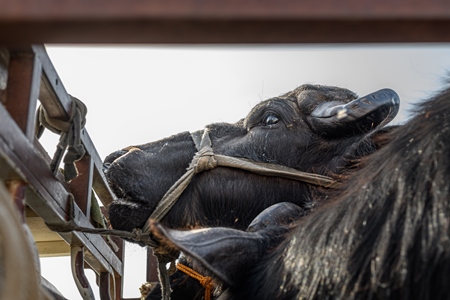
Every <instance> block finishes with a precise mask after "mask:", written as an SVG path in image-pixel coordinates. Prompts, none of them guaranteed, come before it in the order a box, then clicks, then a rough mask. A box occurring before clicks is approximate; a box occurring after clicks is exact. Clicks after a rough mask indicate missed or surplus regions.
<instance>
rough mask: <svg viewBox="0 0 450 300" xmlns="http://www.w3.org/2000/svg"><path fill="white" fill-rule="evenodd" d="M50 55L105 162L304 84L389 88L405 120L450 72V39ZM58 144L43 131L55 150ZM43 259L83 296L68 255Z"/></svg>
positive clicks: (131, 291) (132, 293) (58, 280)
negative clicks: (82, 106) (131, 148)
mask: <svg viewBox="0 0 450 300" xmlns="http://www.w3.org/2000/svg"><path fill="white" fill-rule="evenodd" d="M47 51H48V53H49V56H50V58H51V59H52V61H53V64H54V66H55V68H56V70H57V72H58V73H59V75H60V77H61V79H62V82H63V84H64V86H65V88H66V90H67V91H68V92H69V93H70V94H72V95H73V96H75V97H77V98H79V99H80V100H82V101H83V102H84V103H85V104H86V105H87V107H88V115H87V125H86V127H87V129H88V132H89V134H90V136H91V138H92V140H93V141H94V144H95V145H96V147H97V150H98V152H99V154H100V156H101V157H102V159H103V158H104V157H105V156H106V155H108V154H109V153H111V152H113V151H115V150H118V149H121V148H123V147H125V146H129V145H132V144H142V143H146V142H149V141H153V140H157V139H160V138H163V137H166V136H169V135H172V134H175V133H178V132H181V131H185V130H191V131H193V130H197V129H201V128H203V127H204V126H205V125H206V124H209V123H212V122H235V121H237V120H239V119H240V118H242V117H245V115H246V114H247V113H248V111H249V110H250V108H251V107H253V106H254V105H255V104H256V103H258V102H259V101H261V100H264V99H267V98H270V97H273V96H278V95H280V94H283V93H285V92H287V91H289V90H292V89H294V88H296V87H297V86H299V85H301V84H303V83H317V84H324V85H336V86H341V87H345V88H348V89H350V90H353V91H354V92H356V93H358V94H359V95H360V96H363V95H365V94H368V93H371V92H373V91H375V90H378V89H381V88H391V89H393V90H395V91H396V92H397V93H398V94H399V95H400V100H401V112H400V114H399V117H398V118H396V119H395V120H394V122H401V121H403V120H404V119H405V117H406V116H407V115H409V113H408V108H409V103H413V102H417V101H418V100H420V99H425V98H426V97H428V96H429V95H431V94H432V92H434V91H436V90H438V89H440V88H441V87H442V86H443V84H442V83H443V82H444V78H445V77H446V76H447V74H449V73H448V71H449V70H450V44H435V45H406V46H405V45H389V46H387V45H377V46H367V45H366V46H358V45H347V46H336V45H325V46H324V45H322V46H317V45H316V46H315V45H286V46H225V47H224V46H134V47H117V46H109V47H84V46H83V47H79V46H77V47H68V46H64V47H63V46H47ZM56 140H57V137H55V136H52V135H51V134H46V135H44V137H43V143H45V144H46V145H51V146H47V148H48V149H49V152H50V154H51V155H52V154H53V151H54V147H55V145H53V143H54V142H55V141H56ZM52 147H53V148H52ZM128 252H130V253H131V256H130V258H129V260H128V262H127V264H128V263H130V264H131V263H133V265H132V268H133V270H132V271H131V272H130V273H139V274H140V275H139V276H136V274H132V275H131V274H130V275H128V277H130V279H128V280H127V283H126V287H125V288H126V290H125V294H124V296H125V297H138V296H139V290H138V288H139V286H140V285H141V284H142V282H143V281H144V273H143V272H144V267H143V266H142V264H143V261H142V262H141V261H140V260H139V257H141V256H140V253H141V252H142V251H141V250H140V249H139V248H138V247H136V246H134V247H131V248H129V250H128ZM136 258H138V259H136ZM41 264H42V269H43V274H44V276H45V277H46V278H47V279H48V280H49V281H51V282H52V283H53V284H54V285H56V286H57V288H58V289H59V290H60V291H61V292H62V293H63V294H64V295H65V296H66V297H68V298H69V299H71V300H72V299H81V297H80V296H79V295H78V292H77V290H76V288H75V286H74V284H73V283H72V282H73V280H72V279H71V271H70V263H69V260H68V258H65V257H64V258H52V259H41ZM127 264H126V265H127ZM127 274H128V272H127ZM91 277H92V276H91ZM97 299H99V297H98V296H97Z"/></svg>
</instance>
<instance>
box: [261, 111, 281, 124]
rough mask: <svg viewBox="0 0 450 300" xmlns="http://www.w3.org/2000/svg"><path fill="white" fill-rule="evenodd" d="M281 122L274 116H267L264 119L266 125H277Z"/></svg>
mask: <svg viewBox="0 0 450 300" xmlns="http://www.w3.org/2000/svg"><path fill="white" fill-rule="evenodd" d="M279 121H280V119H278V117H277V116H276V115H274V114H270V115H267V116H266V117H264V125H267V126H268V125H275V124H277V123H278V122H279Z"/></svg>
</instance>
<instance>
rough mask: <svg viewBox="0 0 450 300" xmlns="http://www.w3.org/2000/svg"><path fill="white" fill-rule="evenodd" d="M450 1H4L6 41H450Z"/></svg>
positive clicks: (0, 29) (0, 32)
mask: <svg viewBox="0 0 450 300" xmlns="http://www.w3.org/2000/svg"><path fill="white" fill-rule="evenodd" d="M449 25H450V5H448V2H447V1H445V0H403V1H392V0H379V1H373V0H342V1H329V0H325V1H316V0H265V1H259V0H247V1H241V0H154V1H141V0H128V1H109V0H98V1H95V2H92V1H89V0H67V1H63V2H61V1H58V0H45V1H44V0H35V1H33V0H6V1H3V3H2V9H1V10H0V44H2V43H3V44H22V45H24V44H29V43H378V42H449V41H450V33H449V31H448V30H447V28H449Z"/></svg>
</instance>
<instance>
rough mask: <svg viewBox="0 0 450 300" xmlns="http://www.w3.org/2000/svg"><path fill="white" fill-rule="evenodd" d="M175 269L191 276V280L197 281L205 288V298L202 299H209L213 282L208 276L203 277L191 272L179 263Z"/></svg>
mask: <svg viewBox="0 0 450 300" xmlns="http://www.w3.org/2000/svg"><path fill="white" fill-rule="evenodd" d="M177 269H178V270H180V271H181V272H184V273H186V274H187V275H189V276H191V277H192V278H194V279H197V280H198V281H199V282H200V284H201V285H202V286H203V287H204V288H205V298H204V299H205V300H210V299H211V293H212V289H213V287H214V284H213V280H212V278H211V277H210V276H203V275H201V274H199V273H197V272H196V271H194V270H192V269H191V268H189V267H188V266H185V265H183V264H180V263H178V264H177Z"/></svg>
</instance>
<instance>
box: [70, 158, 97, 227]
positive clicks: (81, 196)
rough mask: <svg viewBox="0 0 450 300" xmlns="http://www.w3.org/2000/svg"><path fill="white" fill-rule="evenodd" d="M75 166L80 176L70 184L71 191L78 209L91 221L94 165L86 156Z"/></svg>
mask: <svg viewBox="0 0 450 300" xmlns="http://www.w3.org/2000/svg"><path fill="white" fill-rule="evenodd" d="M75 165H76V167H77V170H78V173H79V176H78V177H76V178H75V179H73V180H72V181H71V182H70V184H69V186H70V191H71V193H72V194H73V196H74V198H75V202H76V204H77V205H78V207H79V208H80V209H81V211H82V212H83V213H84V215H85V216H86V218H87V219H90V216H91V196H92V181H93V173H94V163H93V160H92V158H91V157H90V156H89V155H85V156H83V158H81V159H80V160H79V161H77V162H75Z"/></svg>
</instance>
